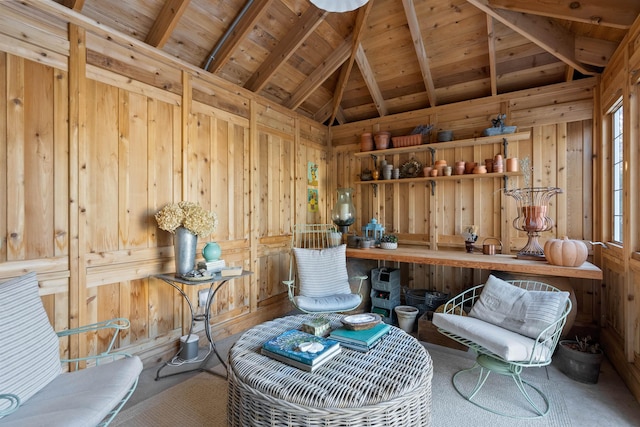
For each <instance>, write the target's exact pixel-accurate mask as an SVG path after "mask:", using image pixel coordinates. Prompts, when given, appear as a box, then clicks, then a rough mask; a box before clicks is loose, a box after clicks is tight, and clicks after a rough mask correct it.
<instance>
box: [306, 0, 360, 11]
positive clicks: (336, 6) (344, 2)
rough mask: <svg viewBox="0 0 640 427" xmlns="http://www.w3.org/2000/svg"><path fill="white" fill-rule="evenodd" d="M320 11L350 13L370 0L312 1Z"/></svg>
mask: <svg viewBox="0 0 640 427" xmlns="http://www.w3.org/2000/svg"><path fill="white" fill-rule="evenodd" d="M310 1H311V3H313V4H314V5H315V6H316V7H317V8H318V9H322V10H326V11H327V12H349V11H352V10H356V9H357V8H359V7H361V6H364V5H365V4H367V2H368V1H369V0H310Z"/></svg>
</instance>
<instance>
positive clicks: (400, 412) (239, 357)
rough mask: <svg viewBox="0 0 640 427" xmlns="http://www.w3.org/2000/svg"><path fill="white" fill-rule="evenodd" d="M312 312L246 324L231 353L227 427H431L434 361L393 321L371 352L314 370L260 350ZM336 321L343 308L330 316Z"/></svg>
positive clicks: (347, 353)
mask: <svg viewBox="0 0 640 427" xmlns="http://www.w3.org/2000/svg"><path fill="white" fill-rule="evenodd" d="M309 317H311V316H308V315H301V316H289V317H284V318H281V319H276V320H273V321H270V322H266V323H263V324H261V325H258V326H256V327H254V328H252V329H249V330H248V331H246V332H245V333H244V334H243V335H242V336H241V337H240V339H239V340H238V341H237V342H236V343H235V344H234V345H233V347H232V348H231V350H230V352H229V400H228V421H229V425H230V426H242V427H244V426H326V425H341V426H380V427H382V426H384V427H387V426H428V425H431V378H432V376H433V366H432V363H431V357H430V356H429V353H427V351H426V350H425V348H424V347H423V346H422V345H421V344H420V343H419V342H418V341H417V340H416V339H415V338H413V337H412V336H410V335H408V334H407V333H405V332H404V331H402V330H401V329H398V328H395V327H394V328H391V331H390V332H389V334H388V335H387V336H385V337H384V338H383V341H381V342H380V343H379V344H378V345H377V346H376V347H375V348H374V349H372V350H370V351H369V352H367V353H361V352H358V351H355V350H349V349H346V348H343V349H342V353H340V354H339V355H337V356H336V357H335V358H333V359H332V360H330V361H329V362H327V363H326V364H324V365H323V366H321V367H319V368H318V369H317V370H316V371H314V372H312V373H310V372H305V371H302V370H300V369H297V368H294V367H291V366H288V365H286V364H284V363H280V362H277V361H275V360H273V359H271V358H269V357H266V356H263V355H261V354H260V348H261V347H262V344H263V343H264V342H265V341H267V340H269V339H271V338H273V337H275V336H277V335H279V334H280V333H282V332H284V331H286V330H287V329H297V328H299V327H300V326H301V325H302V322H303V321H304V320H305V319H307V318H309ZM328 317H329V319H330V320H331V326H332V328H337V327H340V326H342V324H341V323H340V319H341V318H342V316H341V315H329V316H328Z"/></svg>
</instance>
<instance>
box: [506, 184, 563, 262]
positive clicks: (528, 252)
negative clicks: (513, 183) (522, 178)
mask: <svg viewBox="0 0 640 427" xmlns="http://www.w3.org/2000/svg"><path fill="white" fill-rule="evenodd" d="M558 193H562V190H561V189H559V188H558V187H532V188H515V189H513V190H506V191H505V194H506V195H507V196H511V197H513V198H514V199H515V200H516V208H517V210H518V216H517V217H516V218H515V219H514V220H513V227H514V228H515V229H516V230H520V231H524V232H526V233H527V236H528V238H529V240H528V241H527V244H526V245H525V247H524V248H522V249H520V251H519V252H518V254H517V258H519V259H532V260H540V261H544V260H545V257H544V250H543V249H542V246H540V244H539V243H538V237H540V233H543V232H545V231H548V230H551V228H553V225H554V222H553V219H551V218H550V217H549V215H548V212H549V199H551V197H553V196H554V195H556V194H558Z"/></svg>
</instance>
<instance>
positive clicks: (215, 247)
mask: <svg viewBox="0 0 640 427" xmlns="http://www.w3.org/2000/svg"><path fill="white" fill-rule="evenodd" d="M221 254H222V250H221V249H220V245H219V244H217V243H216V242H209V243H207V244H206V245H204V248H202V256H203V257H204V259H205V260H206V261H207V262H208V261H215V260H217V259H218V258H220V255H221Z"/></svg>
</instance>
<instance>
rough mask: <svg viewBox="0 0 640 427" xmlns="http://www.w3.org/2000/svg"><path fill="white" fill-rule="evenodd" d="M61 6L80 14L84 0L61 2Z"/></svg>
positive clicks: (64, 0)
mask: <svg viewBox="0 0 640 427" xmlns="http://www.w3.org/2000/svg"><path fill="white" fill-rule="evenodd" d="M62 5H63V6H66V7H68V8H69V9H72V10H75V11H76V12H80V11H81V10H82V8H83V7H84V0H63V1H62Z"/></svg>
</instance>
